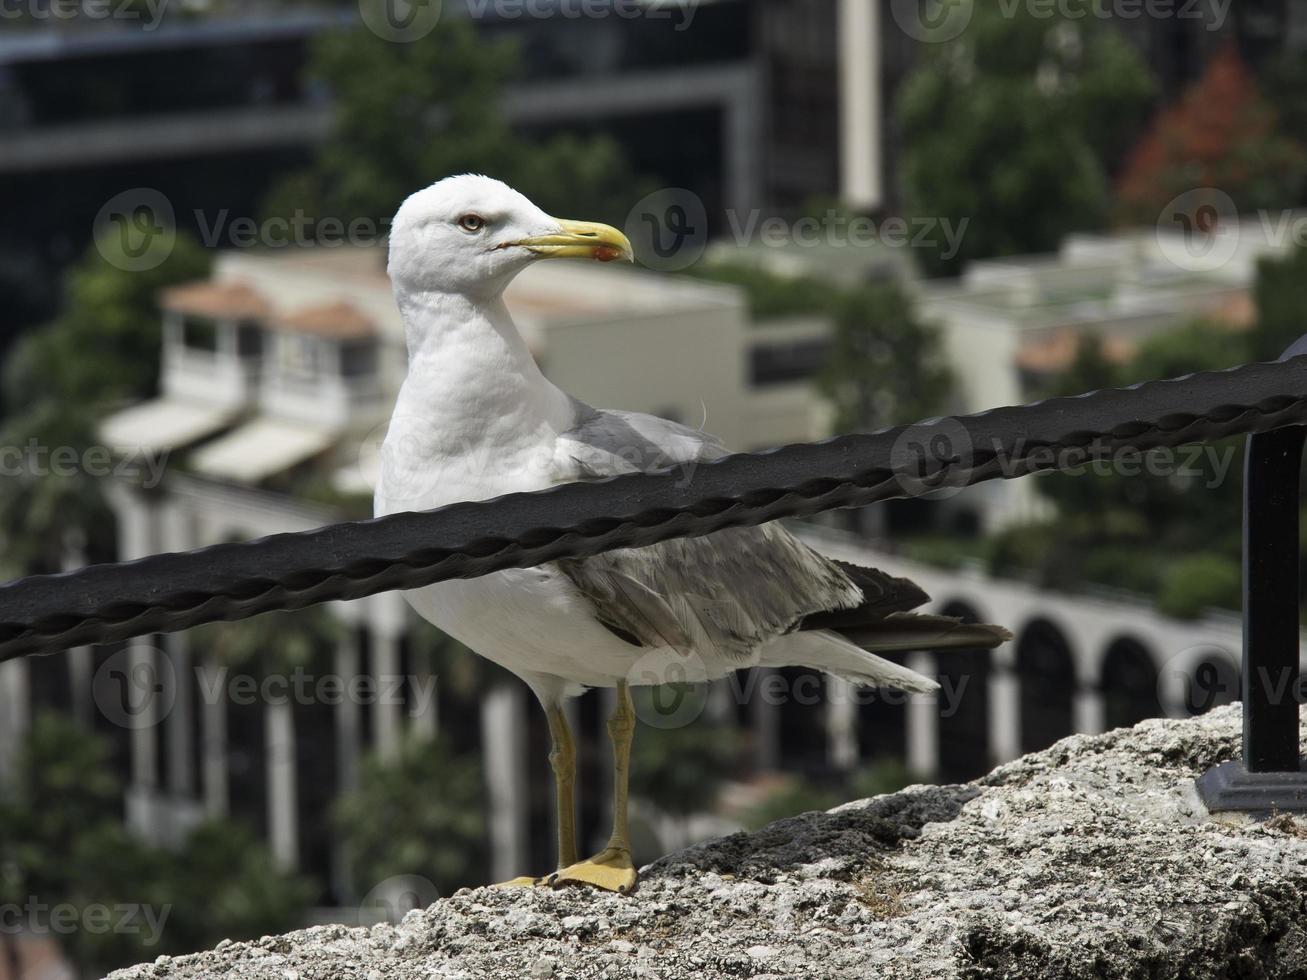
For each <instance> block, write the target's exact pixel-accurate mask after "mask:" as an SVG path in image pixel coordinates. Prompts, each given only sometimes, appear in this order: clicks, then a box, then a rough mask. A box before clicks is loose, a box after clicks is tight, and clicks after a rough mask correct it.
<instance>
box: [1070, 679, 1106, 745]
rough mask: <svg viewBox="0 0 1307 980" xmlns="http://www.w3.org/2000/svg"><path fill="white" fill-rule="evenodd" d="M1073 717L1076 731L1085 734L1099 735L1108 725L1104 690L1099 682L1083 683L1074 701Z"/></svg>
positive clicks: (1077, 690)
mask: <svg viewBox="0 0 1307 980" xmlns="http://www.w3.org/2000/svg"><path fill="white" fill-rule="evenodd" d="M1072 717H1073V718H1074V719H1075V726H1076V731H1077V732H1080V733H1082V734H1084V735H1098V734H1099V733H1101V732H1102V731H1103V728H1104V727H1105V725H1106V719H1105V718H1104V717H1103V692H1102V691H1100V690H1099V689H1098V685H1097V684H1092V683H1090V684H1085V683H1083V682H1082V683H1081V684H1080V686H1079V687H1078V688H1077V689H1076V694H1075V700H1074V702H1073V703H1072Z"/></svg>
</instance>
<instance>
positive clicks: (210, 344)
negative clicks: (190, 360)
mask: <svg viewBox="0 0 1307 980" xmlns="http://www.w3.org/2000/svg"><path fill="white" fill-rule="evenodd" d="M182 343H183V344H185V345H186V347H187V348H189V349H190V350H202V351H209V352H210V353H216V352H217V350H218V324H216V323H215V322H214V321H212V320H210V319H208V318H207V317H201V316H188V317H186V318H185V319H183V320H182Z"/></svg>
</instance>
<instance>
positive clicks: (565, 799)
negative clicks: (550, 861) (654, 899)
mask: <svg viewBox="0 0 1307 980" xmlns="http://www.w3.org/2000/svg"><path fill="white" fill-rule="evenodd" d="M545 715H546V716H547V717H548V719H549V736H550V738H551V739H552V741H553V746H552V748H551V749H550V750H549V765H550V766H551V767H552V768H553V770H554V790H555V793H556V796H557V805H558V867H560V868H565V867H567V866H568V865H570V864H575V863H576V742H575V741H573V739H572V729H571V727H570V726H569V725H568V724H567V715H566V714H564V713H563V708H562V706H561V705H557V704H555V705H551V706H549V707H547V708H546V709H545ZM544 880H545V879H543V878H532V877H529V876H526V877H522V878H514V879H513V880H512V881H505V882H502V883H500V884H499V885H496V886H495V887H496V888H529V887H531V886H532V885H540V884H544Z"/></svg>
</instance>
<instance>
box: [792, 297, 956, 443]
mask: <svg viewBox="0 0 1307 980" xmlns="http://www.w3.org/2000/svg"><path fill="white" fill-rule="evenodd" d="M831 339H832V345H831V353H830V356H829V358H828V359H827V361H826V367H825V369H824V370H823V371H822V372H821V374H820V375H819V376H818V378H817V387H818V390H820V391H821V393H822V394H823V395H825V396H826V398H827V399H829V400H830V402H831V403H832V405H834V407H835V422H834V424H835V432H836V433H843V432H856V431H867V430H872V429H879V428H882V427H884V426H887V425H892V424H894V423H898V422H903V421H905V420H910V419H919V418H925V417H927V416H929V415H931V414H932V413H933V412H935V411H938V410H939V408H940V407H941V406H942V405H943V403H944V401H945V399H946V397H947V395H948V392H949V390H950V388H951V386H952V378H951V375H950V373H949V370H948V367H947V366H946V365H945V363H944V359H943V354H942V351H941V350H940V343H939V334H938V332H937V331H936V330H935V328H934V327H933V326H931V325H930V324H927V323H924V322H922V321H921V319H920V318H918V316H917V314H916V310H915V308H914V305H913V302H912V300H911V298H910V297H909V296H908V295H907V294H906V293H905V292H904V291H903V289H902V288H901V287H900V286H899V285H898V284H897V283H876V284H870V285H866V286H862V287H860V288H858V289H856V290H853V291H851V292H849V293H846V294H843V295H841V296H839V297H837V298H836V299H835V300H834V332H833V335H832V338H831Z"/></svg>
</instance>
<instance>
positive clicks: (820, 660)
mask: <svg viewBox="0 0 1307 980" xmlns="http://www.w3.org/2000/svg"><path fill="white" fill-rule="evenodd" d="M1010 639H1012V634H1011V633H1009V632H1008V631H1007V630H1005V629H1003V627H1001V626H990V625H988V624H984V623H964V622H962V621H961V620H959V619H954V618H953V617H951V616H930V615H924V614H917V613H897V614H895V615H892V616H887V617H885V619H883V620H881V621H880V622H877V623H868V624H866V625H864V626H860V627H856V628H851V629H845V630H841V631H839V632H838V633H837V632H835V631H834V630H804V631H802V632H798V633H791V634H789V635H788V636H785V637H782V638H780V639H778V640H777V641H775V642H774V643H772V644H770V645H769V646H768V647H766V648H765V649H764V650H763V655H762V658H761V661H760V663H761V664H762V665H763V666H766V667H807V668H809V669H811V670H820V671H823V672H824V673H827V674H833V675H835V676H836V677H839V678H842V679H843V680H846V681H848V682H849V683H851V684H857V685H859V686H867V687H887V688H894V689H895V690H900V691H910V692H914V693H920V694H929V693H932V692H934V691H938V690H939V684H938V683H936V682H935V681H934V680H932V679H931V678H929V677H926V676H924V675H922V674H918V673H917V672H916V671H914V670H909V669H908V668H907V667H904V666H902V665H901V664H896V663H894V662H893V661H892V660H887V659H885V658H884V657H881V656H877V654H878V653H905V652H908V651H912V650H968V649H989V648H990V647H996V646H998V645H999V644H1001V643H1006V642H1007V641H1008V640H1010Z"/></svg>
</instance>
